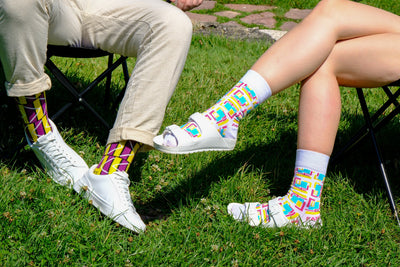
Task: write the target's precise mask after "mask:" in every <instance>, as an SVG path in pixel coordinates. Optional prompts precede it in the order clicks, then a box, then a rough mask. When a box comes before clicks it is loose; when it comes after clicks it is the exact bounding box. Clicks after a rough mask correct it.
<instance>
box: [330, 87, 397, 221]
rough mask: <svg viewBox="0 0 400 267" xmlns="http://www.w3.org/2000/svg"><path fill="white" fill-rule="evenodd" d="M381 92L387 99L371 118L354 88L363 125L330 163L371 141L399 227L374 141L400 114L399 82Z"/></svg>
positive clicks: (379, 152) (364, 102)
mask: <svg viewBox="0 0 400 267" xmlns="http://www.w3.org/2000/svg"><path fill="white" fill-rule="evenodd" d="M393 86H396V87H398V88H397V90H396V91H395V92H394V93H392V91H391V90H390V89H389V87H393ZM382 89H383V91H384V92H385V93H386V95H387V97H388V99H387V100H386V102H385V103H384V104H382V106H381V107H380V108H379V109H378V110H377V111H376V112H375V113H374V114H373V115H372V116H371V115H370V112H369V110H368V106H367V103H366V101H365V96H364V92H363V89H362V88H356V90H357V95H358V99H359V102H360V106H361V109H362V112H363V116H364V119H365V125H364V126H363V127H361V128H360V129H359V130H358V131H357V132H356V133H355V134H354V135H353V137H352V138H350V140H349V141H348V142H347V143H346V144H345V145H344V146H343V147H342V148H341V149H339V150H338V151H337V152H335V154H334V155H332V157H331V163H332V164H337V163H338V162H339V161H340V159H341V158H342V157H343V156H344V154H346V153H348V152H349V151H350V150H352V149H353V148H355V147H356V146H357V145H358V144H359V143H360V142H361V141H363V140H365V138H367V137H368V136H369V137H370V139H371V142H372V145H373V148H374V151H375V154H376V157H377V161H378V165H379V169H380V172H381V175H382V178H383V181H384V184H385V188H386V192H387V196H388V200H389V204H390V207H391V209H392V212H393V216H394V217H395V218H396V220H397V223H398V225H399V226H400V219H399V213H398V211H397V208H396V203H395V201H394V198H393V194H392V189H391V186H390V183H389V178H388V175H387V172H386V168H385V164H384V160H383V157H382V153H381V150H380V148H379V146H378V143H377V139H376V133H377V132H378V131H379V130H380V129H381V128H382V127H384V126H385V125H386V124H387V123H388V122H390V121H391V120H392V119H393V118H394V117H395V116H396V115H397V114H399V113H400V104H399V102H398V101H397V98H398V97H399V96H400V80H398V81H396V82H394V83H391V84H389V85H386V86H382ZM391 105H394V106H395V107H394V109H393V110H391V111H390V112H389V113H388V114H386V111H387V109H388V108H389V107H390V106H391Z"/></svg>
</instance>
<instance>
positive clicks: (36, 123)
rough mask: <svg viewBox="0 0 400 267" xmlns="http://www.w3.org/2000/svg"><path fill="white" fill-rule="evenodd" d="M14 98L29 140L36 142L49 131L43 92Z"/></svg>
mask: <svg viewBox="0 0 400 267" xmlns="http://www.w3.org/2000/svg"><path fill="white" fill-rule="evenodd" d="M15 100H16V102H17V105H18V109H19V111H20V112H21V115H22V119H23V120H24V123H25V126H26V133H27V136H28V138H29V139H30V141H31V142H36V141H37V140H38V138H39V137H41V136H43V135H46V134H47V133H49V132H51V130H52V129H51V126H50V123H49V117H48V114H47V103H46V94H45V92H42V93H39V94H36V95H33V96H21V97H16V98H15Z"/></svg>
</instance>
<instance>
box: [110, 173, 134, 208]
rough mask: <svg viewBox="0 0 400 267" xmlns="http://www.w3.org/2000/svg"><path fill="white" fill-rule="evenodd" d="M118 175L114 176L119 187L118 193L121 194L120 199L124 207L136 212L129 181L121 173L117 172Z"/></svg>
mask: <svg viewBox="0 0 400 267" xmlns="http://www.w3.org/2000/svg"><path fill="white" fill-rule="evenodd" d="M116 174H117V175H115V176H114V181H115V183H116V184H117V186H118V192H119V193H120V197H121V200H122V201H123V204H124V206H126V207H128V209H131V210H132V211H134V212H136V209H135V206H134V205H133V203H132V199H131V193H130V191H129V184H130V181H129V179H128V178H127V177H125V176H124V175H123V174H122V173H120V172H116Z"/></svg>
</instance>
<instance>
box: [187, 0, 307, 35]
mask: <svg viewBox="0 0 400 267" xmlns="http://www.w3.org/2000/svg"><path fill="white" fill-rule="evenodd" d="M216 3H217V1H211V0H210V1H209V0H204V1H203V3H202V4H201V5H200V6H199V7H197V8H195V9H193V10H206V9H207V10H211V9H214V8H215V5H216ZM225 7H227V8H229V9H231V10H224V11H219V12H215V13H214V14H213V15H207V14H197V13H195V12H186V14H187V15H188V16H189V18H190V19H191V20H192V22H193V23H194V24H196V25H203V26H200V27H212V25H213V24H214V26H215V25H221V26H223V27H227V29H228V28H229V29H233V28H237V29H238V31H239V32H240V31H242V32H243V30H246V29H247V27H246V26H243V25H241V24H240V23H238V22H237V19H236V21H235V20H231V21H229V22H226V23H222V24H219V23H218V22H217V17H225V18H228V19H235V18H236V17H237V16H240V15H242V14H243V12H246V13H253V14H249V15H248V16H246V17H244V18H240V21H241V22H243V23H246V24H251V25H260V26H264V27H266V28H270V29H271V30H270V29H266V30H260V29H258V28H257V27H256V28H248V30H249V32H252V33H254V31H258V32H260V34H261V35H264V36H265V35H268V36H270V39H272V40H278V39H279V38H280V37H281V36H283V35H284V34H285V33H286V32H287V31H289V30H291V29H293V28H294V27H295V26H296V25H297V24H298V21H300V20H302V19H304V18H305V17H306V16H307V15H308V14H310V12H311V11H312V10H311V9H297V8H292V9H290V10H289V11H288V12H286V14H285V15H284V22H283V24H282V25H281V26H280V27H279V29H280V30H272V29H274V28H275V27H276V20H275V14H274V13H273V12H272V10H273V9H275V8H276V7H274V6H268V5H251V4H225ZM268 10H269V11H268ZM262 11H266V12H262ZM260 12H261V13H260ZM210 23H211V24H210ZM210 25H211V26H210ZM227 29H225V30H224V31H226V30H227ZM246 33H247V32H246Z"/></svg>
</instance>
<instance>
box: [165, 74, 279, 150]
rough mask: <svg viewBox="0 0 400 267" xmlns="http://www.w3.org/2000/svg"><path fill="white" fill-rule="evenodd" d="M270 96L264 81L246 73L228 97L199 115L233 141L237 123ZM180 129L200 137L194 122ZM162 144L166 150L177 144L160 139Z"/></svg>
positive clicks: (268, 88) (167, 139)
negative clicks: (162, 141)
mask: <svg viewBox="0 0 400 267" xmlns="http://www.w3.org/2000/svg"><path fill="white" fill-rule="evenodd" d="M271 94H272V92H271V89H270V87H269V85H268V83H267V82H266V81H265V79H264V78H263V77H262V76H261V75H260V74H258V73H257V72H255V71H254V70H249V71H248V72H247V73H246V74H245V75H244V76H243V77H242V78H241V79H240V81H239V82H238V83H237V84H236V85H235V86H234V87H233V88H232V89H231V90H230V91H229V92H228V93H226V94H225V95H224V96H223V97H222V98H221V99H220V100H218V102H217V103H216V104H215V105H213V106H212V107H210V108H209V109H207V110H206V111H205V112H203V113H202V115H203V116H205V117H206V118H208V119H209V120H210V121H212V122H213V123H215V126H216V128H217V130H218V131H219V133H220V134H221V136H222V137H226V138H232V139H236V137H237V132H238V126H239V121H240V120H241V119H242V118H243V117H244V116H246V114H247V113H249V112H250V111H251V110H252V109H254V108H255V107H257V106H258V105H259V104H260V103H262V102H264V101H265V100H266V99H267V98H269V97H270V96H271ZM181 128H182V129H183V130H185V131H186V132H187V133H188V134H189V135H190V136H191V137H193V138H198V137H201V131H200V127H199V126H198V125H197V124H196V123H195V122H194V121H189V122H187V123H186V124H184V125H182V126H181ZM164 143H165V145H167V146H172V147H174V146H177V140H176V139H175V137H174V136H171V135H166V136H165V137H164Z"/></svg>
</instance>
